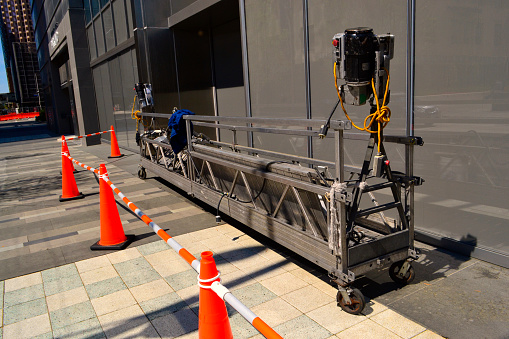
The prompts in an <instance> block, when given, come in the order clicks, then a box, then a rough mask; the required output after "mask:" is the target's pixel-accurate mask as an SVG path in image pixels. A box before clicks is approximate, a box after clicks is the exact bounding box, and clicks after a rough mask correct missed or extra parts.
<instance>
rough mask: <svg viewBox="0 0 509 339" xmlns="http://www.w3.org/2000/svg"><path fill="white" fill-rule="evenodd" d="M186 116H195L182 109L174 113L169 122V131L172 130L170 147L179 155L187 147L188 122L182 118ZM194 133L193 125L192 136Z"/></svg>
mask: <svg viewBox="0 0 509 339" xmlns="http://www.w3.org/2000/svg"><path fill="white" fill-rule="evenodd" d="M184 115H194V112H191V111H189V110H187V109H180V110H178V111H176V112H175V113H173V114H172V115H171V117H170V120H169V121H168V130H170V131H171V132H170V145H171V148H172V149H173V153H175V154H177V153H178V152H180V151H181V150H182V149H183V148H184V147H185V146H186V145H187V135H186V121H185V120H184V119H183V118H182V117H183V116H184ZM192 133H193V124H192V123H191V134H192Z"/></svg>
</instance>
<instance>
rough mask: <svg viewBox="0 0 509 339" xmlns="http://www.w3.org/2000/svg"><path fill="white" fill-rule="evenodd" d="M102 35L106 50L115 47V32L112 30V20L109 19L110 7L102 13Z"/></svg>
mask: <svg viewBox="0 0 509 339" xmlns="http://www.w3.org/2000/svg"><path fill="white" fill-rule="evenodd" d="M103 23H104V35H105V37H106V49H107V50H108V51H109V50H110V49H112V48H113V47H115V32H114V30H113V18H112V17H111V7H108V8H106V9H105V10H104V12H103Z"/></svg>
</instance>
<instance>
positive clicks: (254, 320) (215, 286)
mask: <svg viewBox="0 0 509 339" xmlns="http://www.w3.org/2000/svg"><path fill="white" fill-rule="evenodd" d="M67 140H69V139H67ZM62 155H63V156H65V157H67V158H69V159H70V160H71V161H72V162H74V163H75V164H76V165H78V166H81V167H83V168H85V169H87V170H89V171H92V172H94V173H97V174H99V170H97V169H95V168H93V167H90V166H87V165H85V164H82V163H81V162H79V161H77V160H75V159H74V158H72V157H71V156H70V155H69V154H68V153H66V152H62ZM99 179H102V180H104V181H106V183H107V184H108V185H109V186H110V187H111V189H112V190H113V192H115V193H116V194H117V195H118V196H119V198H121V199H122V200H123V201H124V202H125V203H126V204H127V207H129V208H130V209H131V211H133V212H134V213H135V214H136V215H137V216H138V218H140V219H141V220H142V221H143V222H144V223H145V224H147V225H148V226H150V228H152V230H153V231H154V232H155V233H156V234H157V235H158V236H159V237H160V238H161V239H163V240H164V241H165V242H166V243H167V244H168V245H170V247H171V248H173V249H174V250H175V252H177V253H178V254H179V255H180V256H181V257H182V258H183V259H184V260H185V261H186V262H187V263H188V264H189V265H191V267H192V268H193V269H194V270H195V271H196V272H197V273H200V261H199V260H198V259H196V257H195V256H194V255H192V254H191V253H190V252H189V251H188V250H186V249H185V248H183V247H182V246H181V245H180V244H179V243H178V242H177V241H175V240H174V239H173V238H172V237H171V236H170V235H169V234H168V233H166V231H165V230H163V229H162V228H161V227H159V225H157V224H156V223H155V222H154V221H153V220H152V219H150V218H149V217H148V216H147V215H146V214H145V213H143V212H142V211H141V210H140V209H139V208H138V207H137V206H136V205H135V204H134V203H133V202H132V201H131V200H129V199H128V198H127V197H126V196H125V195H124V194H123V193H122V192H120V190H119V189H118V188H117V187H116V186H115V185H114V184H113V183H112V182H111V180H110V178H109V177H108V174H107V173H106V174H105V175H99ZM218 277H219V272H218V276H217V277H215V278H213V279H208V280H207V281H211V280H215V279H217V278H218ZM198 279H199V282H198V284H199V285H200V287H202V285H201V284H200V278H199V277H198ZM202 282H205V281H202ZM207 288H208V286H207ZM210 289H211V290H212V291H214V292H215V293H216V294H217V295H218V296H219V297H220V298H221V299H223V300H224V301H226V302H227V303H228V304H230V306H232V307H233V308H234V309H235V310H236V311H237V312H239V313H240V314H241V315H242V316H243V317H244V319H246V320H247V321H248V322H249V323H250V324H251V325H253V327H254V328H256V329H257V330H258V331H260V333H261V334H263V335H264V336H265V337H266V338H268V339H283V338H282V337H281V336H280V335H279V334H277V332H276V331H274V330H273V329H272V328H271V327H270V326H269V325H267V324H266V323H265V322H264V321H263V320H262V319H260V317H258V316H257V315H256V314H254V313H253V311H251V310H250V309H249V308H248V307H247V306H246V305H244V304H243V303H242V302H241V301H240V300H239V299H237V298H236V297H235V296H234V295H233V294H232V293H231V292H230V290H228V288H227V287H225V286H224V285H222V284H221V283H220V282H219V281H215V282H213V283H212V285H211V286H210Z"/></svg>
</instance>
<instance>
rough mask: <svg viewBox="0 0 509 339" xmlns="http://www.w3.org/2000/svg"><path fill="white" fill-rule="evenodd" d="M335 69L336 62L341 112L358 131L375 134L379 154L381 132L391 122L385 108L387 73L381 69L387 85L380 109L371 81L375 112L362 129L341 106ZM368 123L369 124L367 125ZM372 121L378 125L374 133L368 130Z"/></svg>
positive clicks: (388, 76)
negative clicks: (385, 75)
mask: <svg viewBox="0 0 509 339" xmlns="http://www.w3.org/2000/svg"><path fill="white" fill-rule="evenodd" d="M336 68H337V62H335V63H334V85H335V87H336V92H337V93H338V98H339V101H340V102H341V108H342V109H343V112H344V113H345V116H346V118H347V119H348V120H349V121H350V122H351V123H352V126H353V127H355V128H357V129H358V130H359V131H366V132H368V133H377V135H378V142H377V147H378V153H380V149H381V144H382V139H381V132H382V130H383V129H384V128H385V126H387V124H388V123H389V121H390V120H391V110H390V108H389V107H387V106H385V101H386V99H387V93H388V91H389V81H390V75H389V71H388V70H387V69H386V68H385V67H383V69H384V70H385V72H387V85H386V86H385V93H384V100H383V102H382V107H380V103H379V102H378V95H377V93H376V89H375V82H374V81H373V79H371V87H372V88H373V94H374V96H375V101H376V112H374V113H372V114H369V115H368V116H366V118H365V119H364V127H359V126H357V125H356V124H355V123H354V122H353V121H352V119H350V116H349V115H348V113H347V112H346V109H345V106H344V105H343V99H342V98H341V93H340V92H339V87H338V77H337V74H336ZM368 121H369V124H368ZM374 121H376V122H377V123H378V128H377V130H376V131H371V130H370V128H371V125H372V124H373V122H374Z"/></svg>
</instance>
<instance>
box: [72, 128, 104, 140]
mask: <svg viewBox="0 0 509 339" xmlns="http://www.w3.org/2000/svg"><path fill="white" fill-rule="evenodd" d="M109 132H113V130H112V129H109V130H107V131H104V132H97V133H92V134H87V135H80V136H77V137H72V138H65V140H66V141H68V140H74V139H81V138H86V137H92V136H94V135H100V134H104V133H109Z"/></svg>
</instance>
